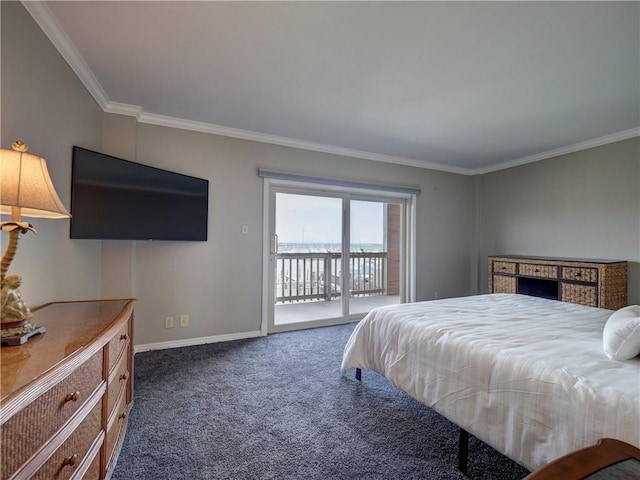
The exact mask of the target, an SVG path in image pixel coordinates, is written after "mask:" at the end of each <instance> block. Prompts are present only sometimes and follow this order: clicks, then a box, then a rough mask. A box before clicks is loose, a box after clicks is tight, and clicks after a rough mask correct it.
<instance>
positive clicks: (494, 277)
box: [489, 255, 627, 310]
mask: <svg viewBox="0 0 640 480" xmlns="http://www.w3.org/2000/svg"><path fill="white" fill-rule="evenodd" d="M489 293H522V294H525V295H533V296H536V297H543V298H549V299H551V300H561V301H563V302H570V303H579V304H581V305H587V306H590V307H600V308H608V309H609V310H617V309H619V308H622V307H624V306H626V305H627V262H625V261H617V260H583V259H560V258H545V257H520V256H511V255H505V256H501V257H489Z"/></svg>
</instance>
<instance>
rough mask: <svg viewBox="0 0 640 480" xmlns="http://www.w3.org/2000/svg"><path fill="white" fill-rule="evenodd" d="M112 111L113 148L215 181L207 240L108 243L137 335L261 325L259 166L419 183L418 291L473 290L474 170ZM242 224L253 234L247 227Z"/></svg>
mask: <svg viewBox="0 0 640 480" xmlns="http://www.w3.org/2000/svg"><path fill="white" fill-rule="evenodd" d="M105 118H106V120H105V129H104V150H105V151H106V152H109V153H113V154H116V153H118V154H120V155H123V156H124V157H125V158H127V159H130V160H135V161H138V162H140V163H144V164H147V165H153V166H156V167H159V168H165V169H170V170H174V171H178V172H180V173H184V174H188V175H193V176H198V177H202V178H207V179H209V181H210V207H209V240H208V241H207V242H195V243H189V242H103V259H107V258H108V261H105V262H104V263H103V276H102V278H103V292H105V295H106V296H127V293H128V292H127V291H126V290H127V286H126V285H127V284H128V285H130V288H131V289H132V290H131V292H132V293H131V294H132V295H135V296H136V297H137V298H138V301H139V303H138V307H137V309H136V333H135V336H136V343H137V344H149V343H157V342H164V341H174V340H184V339H188V338H194V337H208V336H216V335H225V334H236V333H241V332H258V331H259V330H260V322H261V298H262V297H261V296H262V289H263V285H262V228H263V222H262V213H263V207H262V202H263V180H262V179H261V178H260V177H258V175H257V170H258V167H267V168H274V169H281V170H290V171H296V172H301V173H307V174H319V175H331V176H340V177H344V178H350V179H365V180H370V181H378V182H381V181H384V182H387V183H398V184H409V185H420V186H421V187H422V190H423V194H422V195H421V196H419V198H418V204H417V216H418V218H417V237H418V241H417V250H418V254H417V297H418V299H430V298H433V292H436V291H437V292H439V294H440V296H461V295H467V294H469V293H470V285H469V263H470V251H469V241H468V239H469V237H470V233H471V230H470V229H471V211H472V209H471V206H472V196H471V193H472V188H471V186H472V179H471V177H468V176H464V175H457V174H450V173H443V172H436V171H430V170H425V169H418V168H411V167H401V166H396V165H390V164H385V163H378V162H371V161H367V160H358V159H354V158H347V157H340V156H336V155H329V154H323V153H318V152H310V151H305V150H298V149H294V148H288V147H281V146H276V145H268V144H262V143H257V142H252V141H247V140H239V139H233V138H228V137H222V136H217V135H210V134H203V133H196V132H190V131H184V130H178V129H172V128H165V127H158V126H154V125H148V124H136V123H135V121H132V119H131V118H129V117H123V116H120V115H106V116H105ZM132 132H133V134H132ZM123 139H124V141H123ZM132 139H133V140H132ZM243 224H246V225H248V226H249V235H241V234H240V228H241V225H243ZM120 255H122V258H119V257H120ZM127 275H130V276H129V278H128V279H127V277H126V276H127ZM108 294H111V295H108ZM180 314H189V316H190V321H191V326H190V327H189V328H186V329H182V328H174V329H164V317H165V316H173V317H178V316H179V315H180Z"/></svg>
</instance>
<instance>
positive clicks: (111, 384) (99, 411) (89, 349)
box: [0, 300, 135, 480]
mask: <svg viewBox="0 0 640 480" xmlns="http://www.w3.org/2000/svg"><path fill="white" fill-rule="evenodd" d="M134 305H135V300H100V301H90V302H60V303H51V304H47V305H44V306H42V307H40V308H37V309H34V316H33V319H32V322H33V323H34V324H35V325H42V326H44V327H45V328H46V329H47V331H46V333H44V334H42V335H36V336H34V337H32V338H31V339H29V341H28V342H27V343H26V344H24V345H18V346H10V347H7V346H4V347H2V349H1V350H0V362H1V369H2V370H1V374H2V378H1V383H2V391H1V392H0V454H1V457H0V467H1V469H0V478H1V479H2V480H4V479H27V478H34V479H43V480H44V479H46V480H67V479H74V480H76V479H80V478H86V479H90V480H93V479H103V478H109V477H110V476H111V474H112V472H113V469H114V467H115V463H116V461H117V459H118V454H119V452H120V448H121V446H122V441H123V440H124V435H125V432H126V427H127V418H128V414H129V409H130V408H131V405H132V401H133V348H132V341H131V338H132V333H133V309H134Z"/></svg>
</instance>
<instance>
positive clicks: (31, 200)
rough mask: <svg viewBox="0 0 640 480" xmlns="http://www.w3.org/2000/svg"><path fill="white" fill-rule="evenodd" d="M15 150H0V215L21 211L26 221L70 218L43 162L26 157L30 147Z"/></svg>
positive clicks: (17, 145) (15, 146) (21, 145)
mask: <svg viewBox="0 0 640 480" xmlns="http://www.w3.org/2000/svg"><path fill="white" fill-rule="evenodd" d="M12 146H13V150H9V149H6V148H2V149H0V213H2V214H9V215H10V214H11V209H12V207H20V208H21V215H22V216H23V217H34V218H68V217H70V216H71V215H70V214H69V212H68V211H67V209H66V208H64V205H63V204H62V202H61V201H60V198H59V197H58V194H57V193H56V190H55V188H54V187H53V183H52V182H51V177H49V171H48V170H47V163H46V162H45V160H44V158H41V157H38V156H37V155H32V154H30V153H27V145H26V144H24V143H22V142H14V143H13V145H12Z"/></svg>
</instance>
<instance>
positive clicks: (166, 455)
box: [112, 324, 528, 480]
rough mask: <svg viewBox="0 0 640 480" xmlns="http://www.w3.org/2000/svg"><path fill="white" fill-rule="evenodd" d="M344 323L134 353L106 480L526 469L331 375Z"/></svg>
mask: <svg viewBox="0 0 640 480" xmlns="http://www.w3.org/2000/svg"><path fill="white" fill-rule="evenodd" d="M352 329H353V324H351V325H344V326H337V327H327V328H318V329H313V330H305V331H301V332H292V333H282V334H277V335H270V336H268V337H263V338H257V339H251V340H239V341H234V342H226V343H217V344H210V345H201V346H195V347H185V348H178V349H171V350H161V351H153V352H146V353H142V354H138V355H136V357H135V404H134V408H133V410H132V412H131V416H130V419H129V430H128V432H127V436H126V439H125V442H124V446H123V449H122V452H121V455H120V459H119V461H118V465H117V467H116V470H115V473H114V476H113V477H112V478H113V479H114V480H144V479H172V480H173V479H176V480H177V479H318V480H319V479H430V478H434V479H465V478H472V479H480V478H482V479H521V478H522V477H524V476H525V475H526V474H527V473H528V472H527V470H525V469H524V468H522V467H521V466H519V465H517V464H515V463H514V462H512V461H511V460H509V459H507V458H506V457H504V456H502V455H500V454H499V453H497V452H496V451H495V450H493V449H491V448H490V447H488V446H486V445H485V444H483V443H482V442H479V441H478V440H476V439H475V438H473V437H471V440H470V446H469V450H470V452H469V474H468V476H465V475H463V474H462V473H460V472H459V471H458V470H457V448H458V446H457V445H458V429H457V427H456V426H455V425H453V424H452V423H450V422H448V421H447V420H445V419H444V418H442V417H441V416H440V415H438V414H437V413H436V412H434V411H433V410H431V409H430V408H427V407H426V406H424V405H422V404H421V403H419V402H418V401H416V400H413V399H412V398H410V397H409V396H407V395H406V394H404V393H403V392H401V391H399V390H397V389H396V388H394V387H393V386H391V385H390V384H389V383H388V382H387V381H386V380H385V379H384V378H383V377H381V376H379V375H377V374H375V373H373V372H367V371H364V372H363V375H362V380H363V381H362V383H359V382H357V381H356V380H355V379H354V375H353V372H350V373H349V374H347V375H342V374H341V373H340V371H339V368H340V362H341V359H342V351H343V348H344V345H345V343H346V340H347V338H348V336H349V334H350V333H351V331H352Z"/></svg>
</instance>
